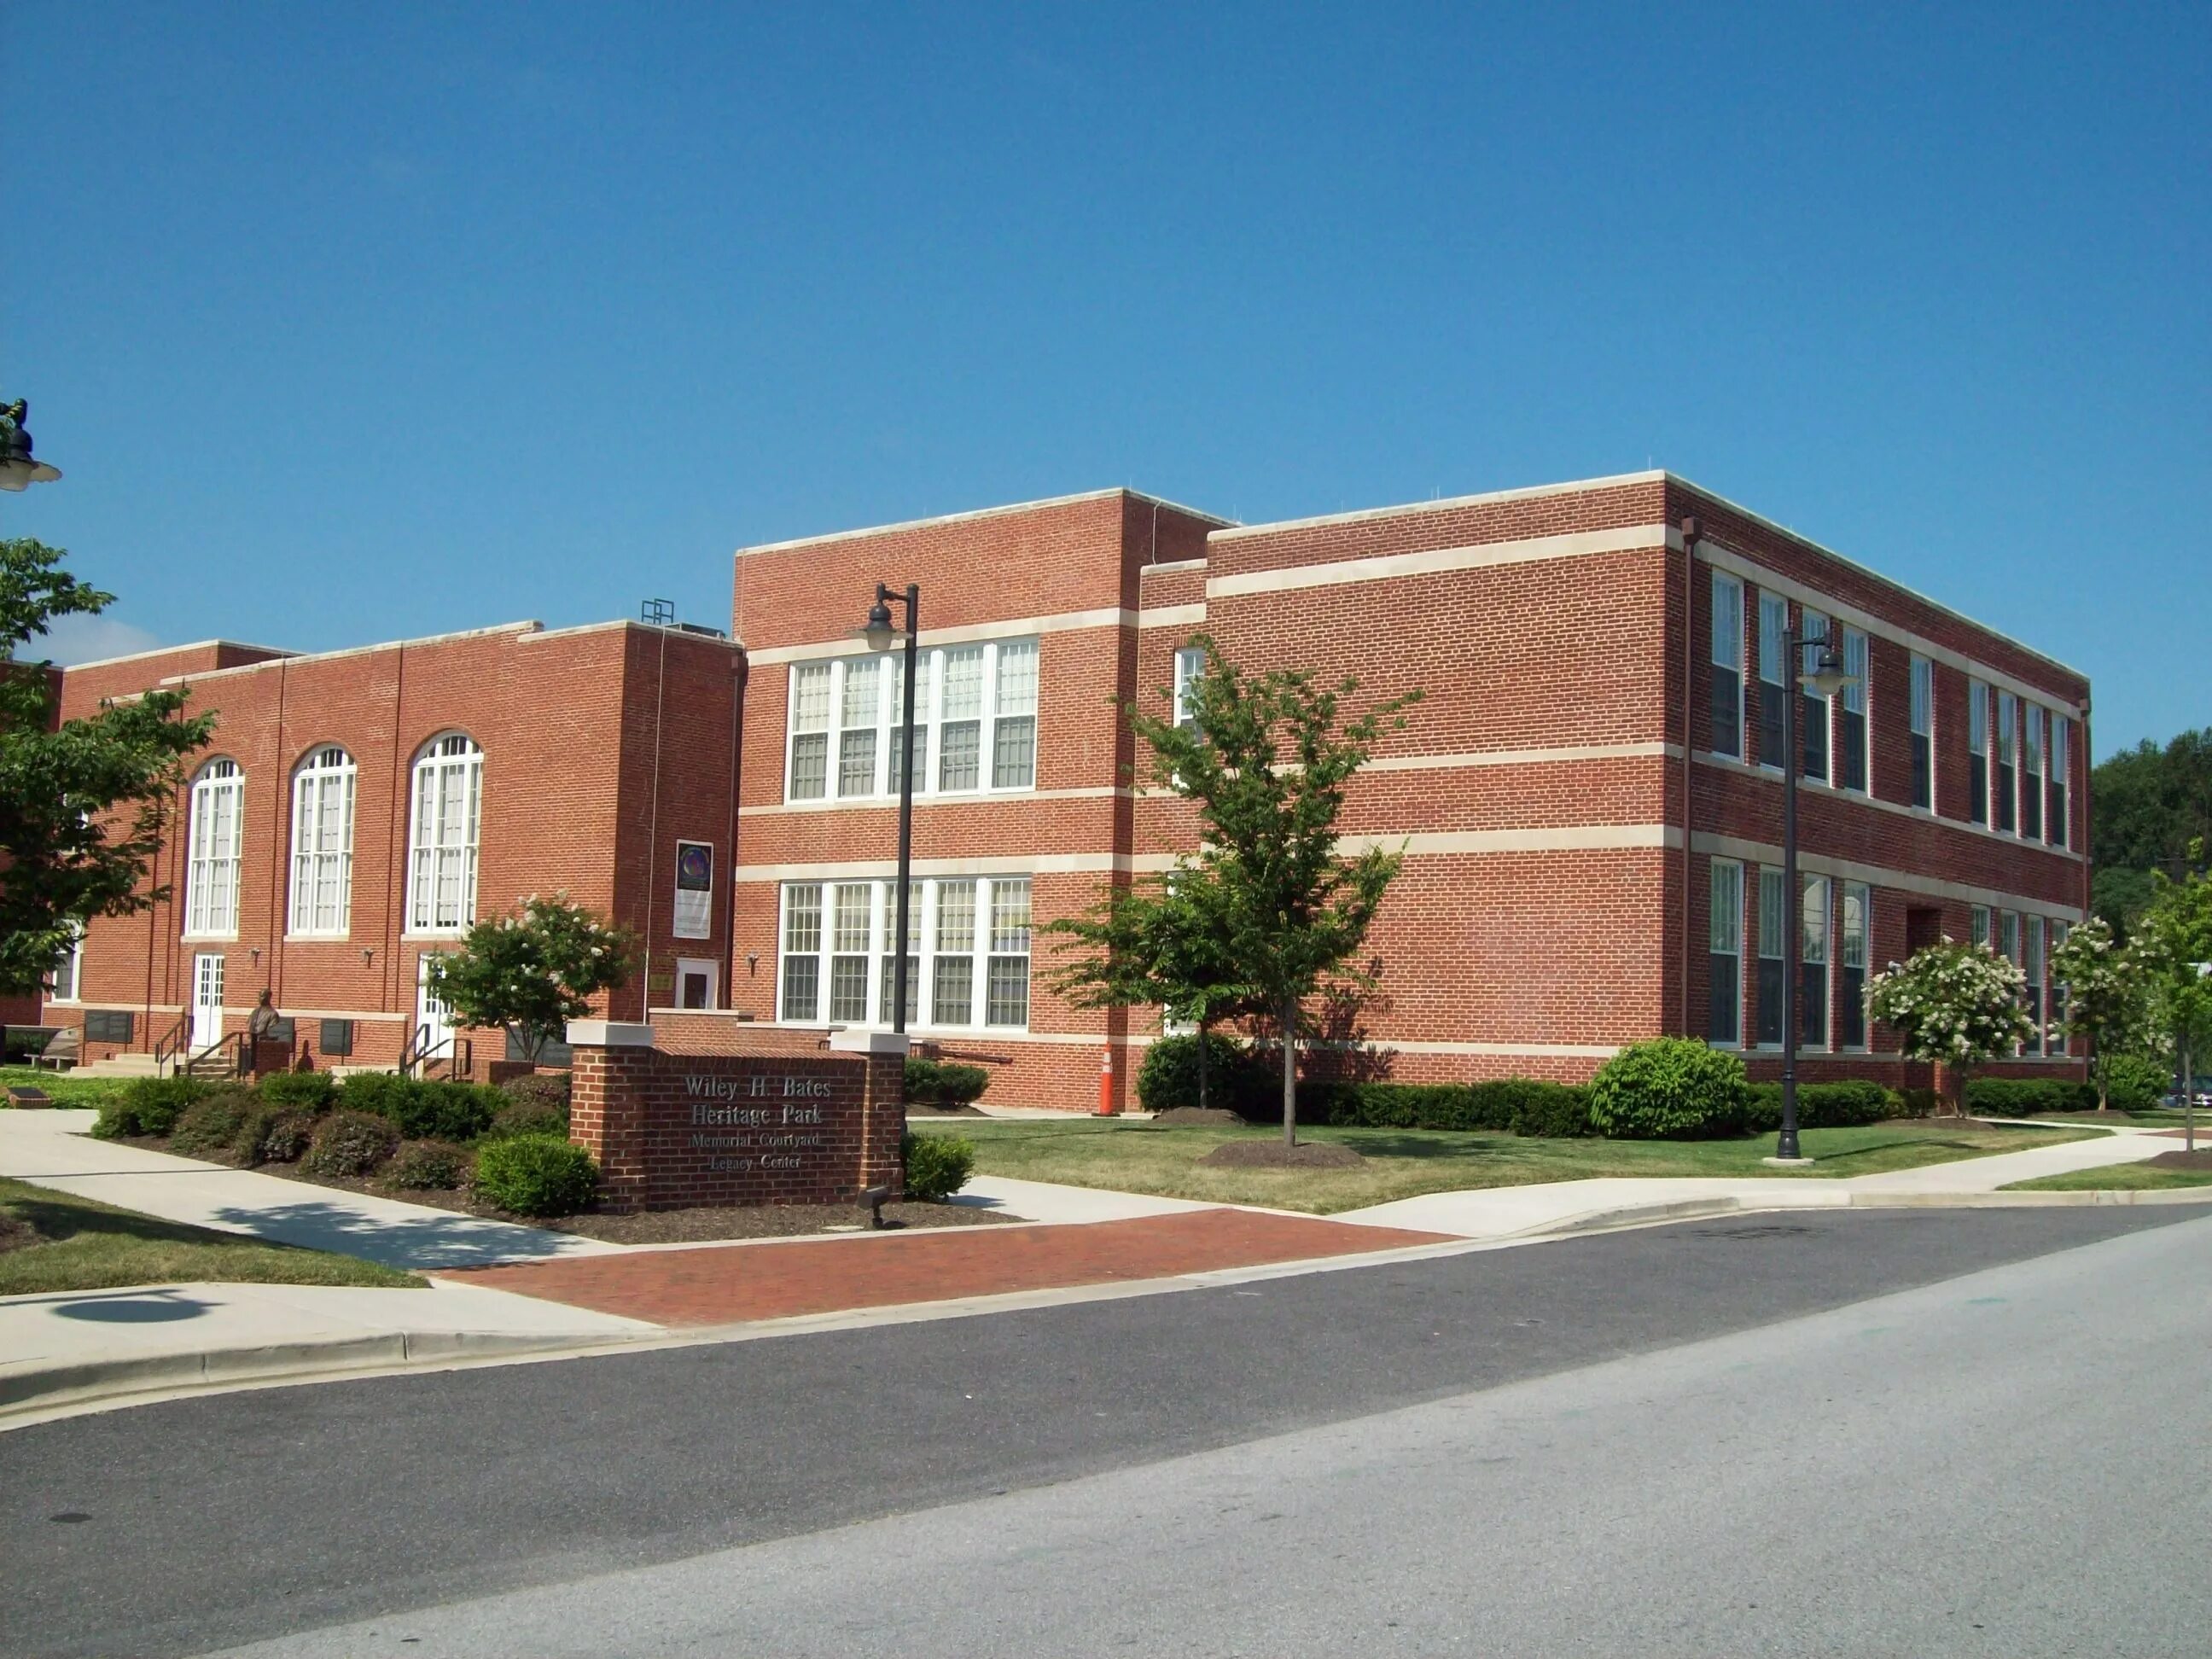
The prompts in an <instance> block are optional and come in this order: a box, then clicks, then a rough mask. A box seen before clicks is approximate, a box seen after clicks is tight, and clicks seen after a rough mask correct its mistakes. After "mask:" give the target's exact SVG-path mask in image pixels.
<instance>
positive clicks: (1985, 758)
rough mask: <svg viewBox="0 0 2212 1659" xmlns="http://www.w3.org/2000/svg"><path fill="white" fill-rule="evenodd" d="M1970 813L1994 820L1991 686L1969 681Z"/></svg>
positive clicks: (1983, 820) (1979, 819)
mask: <svg viewBox="0 0 2212 1659" xmlns="http://www.w3.org/2000/svg"><path fill="white" fill-rule="evenodd" d="M1966 817H1968V818H1969V819H1971V820H1972V822H1974V823H1988V822H1989V821H1990V689H1989V687H1987V686H1986V685H1984V684H1982V683H1981V682H1980V681H1979V680H1968V681H1967V682H1966Z"/></svg>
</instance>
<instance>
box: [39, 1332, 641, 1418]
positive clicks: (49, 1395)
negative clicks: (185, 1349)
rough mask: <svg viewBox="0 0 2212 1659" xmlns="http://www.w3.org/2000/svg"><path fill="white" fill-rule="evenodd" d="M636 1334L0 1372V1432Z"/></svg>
mask: <svg viewBox="0 0 2212 1659" xmlns="http://www.w3.org/2000/svg"><path fill="white" fill-rule="evenodd" d="M659 1335H660V1333H659V1332H658V1331H655V1332H653V1333H650V1334H647V1333H642V1332H641V1333H640V1334H637V1335H635V1336H629V1335H622V1336H605V1337H589V1336H577V1335H574V1334H570V1335H563V1336H531V1335H526V1334H520V1333H512V1332H506V1331H391V1332H385V1333H380V1334H376V1335H373V1336H343V1337H334V1338H332V1339H331V1340H329V1341H326V1342H277V1343H270V1344H267V1345H265V1346H259V1347H252V1348H207V1349H201V1350H198V1351H197V1352H190V1353H167V1354H145V1355H138V1356H134V1357H131V1358H118V1359H94V1360H85V1361H80V1362H76V1363H72V1364H59V1365H49V1366H43V1367H26V1368H24V1369H22V1370H10V1371H8V1372H5V1373H0V1433H4V1432H5V1431H7V1430H9V1429H11V1428H16V1427H21V1426H24V1425H27V1423H29V1422H33V1421H37V1420H40V1419H43V1418H44V1417H46V1415H48V1414H50V1413H63V1412H66V1411H68V1410H69V1409H70V1408H72V1407H85V1406H94V1405H97V1406H100V1407H107V1406H124V1405H129V1404H131V1402H132V1401H134V1400H136V1399H138V1398H139V1397H140V1396H151V1395H169V1394H178V1393H196V1392H198V1391H200V1390H202V1389H231V1388H236V1387H238V1386H240V1385H241V1384H247V1383H289V1382H301V1381H305V1380H307V1379H308V1378H311V1377H333V1376H341V1375H343V1374H344V1373H347V1372H352V1371H359V1372H370V1371H374V1372H388V1371H395V1370H431V1369H434V1368H436V1367H439V1366H444V1365H453V1364H465V1363H467V1362H469V1361H471V1360H478V1359H483V1360H496V1359H511V1358H520V1357H522V1356H524V1355H552V1354H570V1353H587V1352H595V1351H597V1350H599V1349H602V1348H610V1347H623V1346H631V1345H634V1344H636V1343H638V1342H641V1341H648V1342H649V1341H653V1340H659Z"/></svg>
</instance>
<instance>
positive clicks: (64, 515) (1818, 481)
mask: <svg viewBox="0 0 2212 1659" xmlns="http://www.w3.org/2000/svg"><path fill="white" fill-rule="evenodd" d="M2208 65H2212V7H2208V6H2206V5H2205V4H2203V3H2202V0H2197V3H2192V4H2187V5H2174V6H2165V7H2160V6H2149V5H2144V6H2121V7H2111V8H2092V7H2087V6H2079V7H2070V8H2057V7H2051V8H2043V7H2038V6H2033V5H2030V4H2027V3H2015V4H2005V5H1996V6H1990V7H1986V8H1972V7H1967V6H1964V5H1956V4H1954V5H1945V6H1940V7H1912V8H1910V9H1898V10H1896V11H1889V10H1886V9H1879V8H1870V7H1867V6H1858V5H1855V6H1837V7H1833V8H1814V7H1811V6H1799V5H1784V6H1774V5H1756V6H1745V7H1741V8H1730V9H1702V10H1698V9H1692V8H1688V7H1682V6H1651V7H1648V8H1628V7H1618V8H1608V7H1595V6H1593V7H1578V8H1571V7H1565V6H1557V7H1553V6H1546V7H1503V6H1501V7H1472V6H1464V5H1455V6H1440V7H1435V8H1413V7H1403V8H1399V7H1388V6H1379V5H1378V6H1372V7H1370V6H1364V5H1363V6H1346V5H1341V4H1337V5H1331V6H1328V7H1325V8H1324V7H1316V8H1313V9H1297V10H1293V9H1290V8H1287V7H1284V6H1278V5H1261V6H1254V7H1251V8H1249V9H1232V8H1227V7H1214V6H1200V7H1193V6H1188V5H1163V6H1159V7H1148V8H1141V9H1140V8H1116V9H1108V8H1104V7H1099V8H1090V9H1084V8H1072V7H1071V8H1052V9H1043V8H1038V9H1028V8H1023V9H1012V8H1010V9H1006V10H1002V11H992V10H953V9H945V10H942V11H939V10H935V9H923V8H904V7H902V8H896V9H890V8H885V9H864V8H860V7H857V6H837V5H832V6H804V5H799V6H794V5H778V6H772V7H770V6H763V7H759V8H757V9H750V10H740V9H738V8H737V7H735V6H731V5H717V6H702V7H698V8H687V7H680V6H677V5H673V4H657V5H652V6H645V5H637V6H625V5H621V4H616V3H595V4H589V5H553V4H539V5H532V6H528V7H524V6H520V5H494V4H472V5H465V6H452V5H438V6H431V5H410V4H392V5H385V6H380V7H375V8H370V7H364V6H324V5H310V6H299V5H289V6H279V5H253V4H241V3H225V4H222V5H216V6H201V5H189V4H183V3H177V4H170V5H164V6H136V5H118V4H103V3H97V0H92V3H86V0H61V3H45V0H9V3H7V4H6V5H5V7H4V8H0V108H4V109H5V111H6V112H7V122H6V139H7V159H8V183H7V186H6V192H5V197H4V199H5V204H6V205H5V210H4V219H0V226H4V234H0V246H4V249H5V257H6V278H5V287H4V290H0V293H4V299H0V388H5V389H6V390H7V391H8V392H9V394H10V395H15V394H22V395H27V396H28V397H29V398H31V401H32V410H33V420H32V428H33V431H34V432H35V433H36V435H37V437H38V440H39V445H40V453H41V454H42V455H43V456H45V457H46V459H51V460H52V461H53V462H54V463H55V464H57V465H59V466H61V467H63V468H64V470H65V471H66V472H67V474H68V477H67V478H66V479H65V480H64V482H63V483H58V484H53V485H48V486H44V487H40V488H38V489H33V490H32V491H30V492H29V493H27V494H26V495H20V496H0V533H5V534H32V535H36V536H39V537H40V538H44V539H46V540H48V541H52V542H56V543H59V544H64V545H65V546H67V547H69V548H70V550H71V551H72V554H73V556H74V562H75V565H76V568H78V569H79V570H80V571H81V572H82V574H86V575H88V576H89V577H91V578H93V579H94V580H98V581H100V583H102V584H103V585H105V586H109V587H112V589H114V590H115V591H116V592H118V593H119V594H120V595H121V596H122V597H121V601H120V603H119V604H118V605H117V606H116V607H115V609H114V611H112V613H111V614H112V617H113V618H114V621H115V623H117V624H118V626H117V627H114V628H110V629H103V630H101V634H100V638H99V639H98V640H96V641H87V640H84V639H82V638H79V639H76V640H74V641H63V643H64V645H65V646H73V647H75V648H76V649H78V650H79V651H82V650H84V649H85V648H86V647H88V645H90V644H98V645H101V646H112V645H115V644H124V645H129V644H131V643H134V642H138V641H144V640H147V639H149V638H158V639H160V640H162V641H176V640H185V639H194V638H200V637H204V636H206V635H215V634H222V635H230V636H233V637H238V638H244V639H247V640H253V641H264V642H267V643H271V644H282V645H292V646H297V647H306V648H320V647H333V646H340V645H349V644H357V643H363V642H366V641H372V640H378V639H386V638H393V637H398V636H402V635H413V634H424V633H433V632H437V631H440V630H443V629H453V628H462V627H471V626H477V625H481V624H485V623H494V622H499V621H505V620H510V619H513V618H517V617H542V618H544V620H546V621H547V622H549V623H565V622H578V621H586V620H592V619H597V618H602V617H612V616H623V615H635V612H636V605H637V602H638V600H639V599H641V598H643V597H645V596H647V595H665V596H667V597H669V598H671V599H675V600H676V601H677V602H678V605H679V607H680V608H681V610H682V611H683V613H684V615H685V616H686V617H690V618H695V619H700V620H706V621H711V622H717V623H723V624H725V625H726V622H727V616H728V594H729V560H728V556H729V553H730V550H732V548H734V547H736V546H738V545H740V544H744V543H748V542H754V541H763V540H769V539H773V538H781V537H787V536H794V535H800V534H805V533H808V532H817V531H824V530H831V529H837V528H843V527H848V526H858V525H865V524H871V523H877V522H881V521H884V520H891V519H897V518H905V517H912V516H915V515H918V514H925V513H938V512H945V511H951V510H956V509H959V508H963V507H976V506H983V505H988V504H991V503H994V502H1000V501H1013V500H1019V499H1024V498H1027V497H1033V496H1038V495H1057V494H1062V493H1066V492H1068V491H1072V490H1079V489H1094V488H1098V487H1101V486H1104V485H1109V484H1115V483H1128V484H1132V485H1134V486H1136V487H1137V488H1139V489H1146V490H1151V491H1154V492H1157V493H1159V494H1163V495H1168V496H1170V497H1173V498H1176V499H1178V500H1182V501H1189V502H1192V503H1194V504H1195V505H1198V506H1201V507H1208V508H1211V509H1213V510H1216V511H1219V512H1223V513H1231V514H1234V515H1236V516H1237V517H1240V518H1243V519H1245V520H1261V519H1267V518H1279V517H1286V516H1292V515H1297V514H1303V513H1316V512H1331V511H1335V510H1338V509H1340V508H1346V507H1368V506H1379V505H1383V504H1385V503H1389V502H1394V501H1407V500H1414V499H1419V498H1421V497H1425V496H1428V495H1433V494H1436V493H1438V492H1442V493H1444V494H1448V495H1449V494H1459V493H1463V492H1467V491H1472V490H1478V489H1494V488H1501V487H1505V486H1510V485H1516V484H1526V483H1542V482H1548V481H1552V480H1556V479H1561V478H1570V477H1587V476H1590V475H1593V474H1597V473H1604V472H1611V471H1623V470H1628V469H1633V468H1639V467H1643V466H1645V465H1662V466H1667V467H1671V468H1673V469H1674V470H1675V471H1679V472H1680V473H1683V474H1685V475H1686V476H1687V477H1692V478H1694V479H1696V480H1698V481H1699V482H1700V483H1705V484H1707V485H1709V486H1711V487H1712V488H1714V489H1718V490H1720V491H1722V492H1723V494H1726V495H1731V496H1733V497H1735V499H1737V500H1739V501H1743V502H1745V503H1747V504H1748V505H1750V506H1752V507H1756V508H1758V509H1759V510H1761V511H1763V512H1765V513H1767V514H1768V515H1769V516H1771V517H1773V518H1776V519H1778V520H1783V521H1784V522H1785V523H1788V524H1790V525H1791V526H1795V527H1796V528H1797V529H1799V530H1802V531H1803V532H1806V533H1808V534H1810V535H1812V536H1814V537H1816V538H1820V540H1822V541H1825V542H1826V543H1828V544H1831V545H1832V546H1834V547H1836V548H1838V550H1842V551H1844V552H1845V553H1847V554H1849V555H1850V556H1854V557H1856V558H1858V559H1861V560H1863V561H1864V562H1868V563H1870V564H1872V565H1874V566H1875V567H1876V568H1879V569H1881V570H1882V571H1884V572H1886V573H1887V574H1892V575H1894V576H1896V577H1898V578H1899V579H1900V580H1905V581H1906V582H1909V583H1911V584H1912V585H1913V586H1917V587H1919V588H1921V589H1923V591H1925V592H1929V593H1931V594H1933V595H1935V596H1936V597H1937V598H1939V599H1942V600H1944V601H1946V602H1947V603H1948V604H1951V605H1955V606H1957V607H1959V608H1960V609H1961V610H1964V611H1966V612H1968V613H1969V614H1971V615H1972V616H1974V617H1978V618H1980V619H1982V620H1984V621H1986V622H1989V623H1992V624H1994V625H1996V626H1997V627H1999V628H2001V629H2005V630H2007V631H2008V632H2010V633H2013V634H2016V635H2019V636H2021V638H2023V639H2024V640H2026V641H2028V642H2029V643H2031V644H2033V645H2034V646H2036V647H2039V648H2040V649H2043V650H2045V651H2047V652H2049V653H2051V654H2053V655H2056V656H2058V657H2060V658H2062V659H2065V660H2067V661H2069V662H2071V663H2073V664H2075V665H2076V666H2079V667H2081V668H2082V669H2084V670H2086V671H2088V672H2089V673H2090V674H2091V675H2092V676H2093V678H2094V680H2095V682H2096V686H2097V714H2098V718H2097V722H2096V732H2095V736H2096V746H2097V749H2098V750H2099V751H2100V753H2104V752H2109V751H2110V750H2112V748H2113V747H2115V746H2117V745H2119V744H2129V743H2132V742H2133V741H2135V740H2136V738H2141V737H2145V736H2151V737H2156V738H2165V737H2166V736H2168V735H2170V734H2171V733H2172V732H2175V731H2177V730H2179V729H2181V728H2183V727H2185V726H2196V725H2200V724H2204V723H2207V722H2212V667H2208V666H2207V662H2206V654H2205V647H2206V642H2207V634H2208V623H2212V578H2208V575H2207V568H2208V553H2209V552H2212V548H2208V545H2207V537H2206V533H2205V524H2206V513H2207V507H2206V503H2207V502H2208V501H2212V325H2208V319H2207V307H2206V300H2207V295H2208V293H2212V118H2208V105H2212V69H2208ZM862 598H863V596H860V595H855V598H854V606H855V609H856V611H857V610H858V609H859V607H860V605H861V603H862ZM132 630H143V631H137V632H134V631H132Z"/></svg>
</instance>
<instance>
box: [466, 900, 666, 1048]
mask: <svg viewBox="0 0 2212 1659" xmlns="http://www.w3.org/2000/svg"><path fill="white" fill-rule="evenodd" d="M634 957H635V948H634V945H633V943H632V941H631V939H630V936H629V934H628V933H624V932H623V930H622V929H620V928H617V927H610V926H608V925H607V924H606V923H605V922H603V921H600V920H599V917H597V916H596V915H592V912H590V911H589V910H586V908H584V907H583V906H581V905H580V904H571V903H570V902H568V895H566V894H565V893H556V894H555V895H554V896H552V897H551V898H537V897H534V896H533V897H531V898H527V899H525V900H524V901H523V902H522V907H521V908H520V910H519V911H517V912H516V913H515V914H513V915H505V916H500V917H497V918H495V919H494V920H491V921H480V922H478V923H477V925H476V926H475V927H471V928H470V929H469V931H468V933H467V935H466V936H465V938H464V939H462V940H461V945H460V948H459V950H457V951H448V952H447V953H446V954H445V955H442V956H434V957H431V958H430V959H429V966H428V969H425V978H426V980H427V982H428V986H429V988H430V993H431V994H432V995H434V996H435V997H437V998H438V999H439V1000H441V1001H442V1002H444V1003H445V1004H446V1006H447V1007H448V1008H450V1009H452V1010H453V1023H454V1024H457V1025H497V1026H501V1027H503V1028H504V1029H505V1030H506V1031H507V1035H508V1036H511V1037H513V1039H514V1042H515V1046H516V1047H518V1048H520V1049H521V1050H522V1052H523V1054H524V1055H525V1056H526V1058H527V1059H528V1060H530V1062H531V1064H532V1065H533V1066H534V1065H536V1064H537V1063H538V1056H539V1055H541V1054H544V1051H545V1045H546V1044H547V1043H549V1042H554V1041H556V1039H558V1038H559V1036H561V1034H562V1031H563V1030H566V1029H567V1027H568V1022H569V1021H570V1020H572V1019H581V1018H583V1017H584V1016H585V1015H586V1014H588V1013H589V1012H591V1011H592V1001H591V1000H592V997H593V996H595V995H596V994H599V992H601V991H611V990H612V989H614V988H615V987H617V986H618V985H621V984H623V983H624V982H625V981H627V980H628V979H629V976H630V973H631V971H632V969H634V968H635V960H634Z"/></svg>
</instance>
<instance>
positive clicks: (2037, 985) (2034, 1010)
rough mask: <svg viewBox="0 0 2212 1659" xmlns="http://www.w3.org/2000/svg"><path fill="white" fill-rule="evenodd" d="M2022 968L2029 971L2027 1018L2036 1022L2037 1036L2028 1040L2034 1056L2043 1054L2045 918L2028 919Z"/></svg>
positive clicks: (2028, 1045) (2034, 917)
mask: <svg viewBox="0 0 2212 1659" xmlns="http://www.w3.org/2000/svg"><path fill="white" fill-rule="evenodd" d="M2021 967H2022V968H2024V969H2027V991H2026V992H2025V993H2024V994H2025V995H2026V996H2027V1017H2028V1018H2030V1019H2032V1020H2033V1021H2034V1022H2035V1035H2034V1036H2031V1037H2030V1038H2028V1040H2027V1051H2028V1053H2030V1054H2041V1053H2042V1052H2043V918H2042V917H2041V916H2030V917H2029V918H2028V919H2027V957H2026V959H2025V960H2024V961H2023V962H2022V963H2021Z"/></svg>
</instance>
